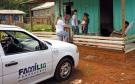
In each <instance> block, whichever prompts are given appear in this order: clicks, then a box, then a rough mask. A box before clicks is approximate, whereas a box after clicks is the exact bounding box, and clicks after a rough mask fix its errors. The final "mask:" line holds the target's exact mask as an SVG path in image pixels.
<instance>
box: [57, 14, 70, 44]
mask: <svg viewBox="0 0 135 84" xmlns="http://www.w3.org/2000/svg"><path fill="white" fill-rule="evenodd" d="M55 27H56V35H57V39H58V40H60V41H65V42H68V39H69V34H68V32H65V31H64V27H68V25H66V24H65V23H64V21H63V20H62V17H61V16H59V17H57V19H56V22H55Z"/></svg>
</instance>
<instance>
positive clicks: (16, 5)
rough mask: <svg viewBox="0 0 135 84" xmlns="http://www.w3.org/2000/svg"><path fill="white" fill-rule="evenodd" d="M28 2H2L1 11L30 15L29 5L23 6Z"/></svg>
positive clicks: (8, 0)
mask: <svg viewBox="0 0 135 84" xmlns="http://www.w3.org/2000/svg"><path fill="white" fill-rule="evenodd" d="M26 1H28V0H0V9H13V10H21V11H24V12H25V13H26V15H28V4H22V3H23V2H26Z"/></svg>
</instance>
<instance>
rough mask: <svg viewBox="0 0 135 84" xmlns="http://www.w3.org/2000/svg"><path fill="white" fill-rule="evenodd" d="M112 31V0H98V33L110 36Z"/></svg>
mask: <svg viewBox="0 0 135 84" xmlns="http://www.w3.org/2000/svg"><path fill="white" fill-rule="evenodd" d="M112 31H113V0H100V33H101V35H102V36H110V34H111V33H112Z"/></svg>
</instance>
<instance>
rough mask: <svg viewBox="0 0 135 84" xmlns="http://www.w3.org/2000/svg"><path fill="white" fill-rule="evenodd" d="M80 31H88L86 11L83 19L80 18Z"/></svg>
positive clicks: (85, 32) (84, 32)
mask: <svg viewBox="0 0 135 84" xmlns="http://www.w3.org/2000/svg"><path fill="white" fill-rule="evenodd" d="M81 24H82V33H83V34H87V33H88V25H89V15H88V14H87V13H84V15H83V20H82V23H81Z"/></svg>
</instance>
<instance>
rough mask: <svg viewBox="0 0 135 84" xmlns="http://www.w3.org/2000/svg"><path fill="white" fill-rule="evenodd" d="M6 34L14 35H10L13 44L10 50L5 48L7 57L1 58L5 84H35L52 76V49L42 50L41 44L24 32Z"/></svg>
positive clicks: (10, 45)
mask: <svg viewBox="0 0 135 84" xmlns="http://www.w3.org/2000/svg"><path fill="white" fill-rule="evenodd" d="M6 33H7V34H12V35H8V36H11V37H10V38H11V42H10V44H9V45H8V46H7V47H8V48H6V47H4V51H5V56H2V58H1V59H2V62H3V71H4V73H3V75H4V77H3V84H29V83H31V84H33V83H34V82H35V81H37V80H42V79H43V78H47V77H49V76H50V75H51V71H52V51H51V49H50V48H47V47H46V48H45V49H41V45H40V42H39V41H38V40H37V39H35V38H33V37H31V36H29V35H28V34H26V33H24V32H10V31H8V32H6ZM13 35H14V36H13ZM12 36H13V37H14V38H12ZM6 38H7V37H6ZM13 40H14V43H12V41H13ZM8 41H10V39H8ZM6 44H7V43H6Z"/></svg>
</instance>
